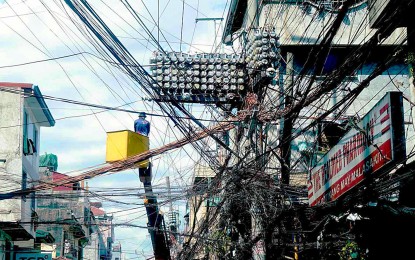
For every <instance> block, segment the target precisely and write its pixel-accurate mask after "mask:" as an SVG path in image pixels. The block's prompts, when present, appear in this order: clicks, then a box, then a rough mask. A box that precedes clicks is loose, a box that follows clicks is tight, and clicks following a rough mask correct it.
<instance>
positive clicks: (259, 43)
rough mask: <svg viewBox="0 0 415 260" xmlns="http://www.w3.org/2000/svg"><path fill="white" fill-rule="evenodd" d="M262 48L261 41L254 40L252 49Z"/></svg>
mask: <svg viewBox="0 0 415 260" xmlns="http://www.w3.org/2000/svg"><path fill="white" fill-rule="evenodd" d="M261 46H262V41H261V40H256V41H255V42H254V44H252V47H253V48H257V47H261Z"/></svg>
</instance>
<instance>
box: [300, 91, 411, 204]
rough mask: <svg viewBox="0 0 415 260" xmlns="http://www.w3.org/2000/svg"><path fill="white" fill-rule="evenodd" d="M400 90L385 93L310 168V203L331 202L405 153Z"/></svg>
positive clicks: (401, 157) (402, 156)
mask: <svg viewBox="0 0 415 260" xmlns="http://www.w3.org/2000/svg"><path fill="white" fill-rule="evenodd" d="M404 136H405V135H404V125H403V105H402V93H401V92H389V93H387V94H386V95H385V96H384V97H383V98H382V99H381V100H380V101H379V102H378V103H377V104H376V105H375V106H374V107H373V108H372V109H371V110H370V111H369V113H367V114H366V115H365V116H364V117H363V119H362V120H361V121H360V122H359V123H357V124H356V125H355V126H354V127H353V128H352V129H351V130H350V131H349V132H347V133H346V135H345V136H344V137H343V138H341V139H340V141H339V143H337V144H336V145H335V146H334V147H333V148H332V149H330V151H329V152H328V153H326V154H325V155H324V157H323V158H322V159H321V160H320V161H319V162H318V163H317V165H316V166H315V167H314V168H313V169H311V174H310V180H309V185H308V201H309V204H310V206H315V205H318V204H323V203H325V202H329V201H334V200H336V199H338V198H339V197H340V196H342V195H343V194H345V193H346V192H348V191H349V190H351V189H352V188H353V187H355V186H356V185H357V184H359V183H361V182H362V181H363V180H364V179H365V178H367V177H368V176H369V175H371V174H375V173H379V172H380V171H381V170H382V169H384V166H386V165H392V164H394V163H396V162H399V161H401V160H403V159H404V158H405V156H406V150H405V137H404Z"/></svg>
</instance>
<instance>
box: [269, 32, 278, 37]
mask: <svg viewBox="0 0 415 260" xmlns="http://www.w3.org/2000/svg"><path fill="white" fill-rule="evenodd" d="M269 36H270V37H272V38H276V37H277V34H276V33H275V31H270V32H269Z"/></svg>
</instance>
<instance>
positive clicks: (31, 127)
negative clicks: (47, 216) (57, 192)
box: [0, 82, 55, 259]
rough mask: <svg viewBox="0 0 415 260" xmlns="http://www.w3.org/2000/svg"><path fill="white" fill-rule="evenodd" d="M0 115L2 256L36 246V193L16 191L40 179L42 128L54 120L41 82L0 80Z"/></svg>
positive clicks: (34, 183) (30, 186)
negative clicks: (40, 85) (18, 193)
mask: <svg viewBox="0 0 415 260" xmlns="http://www.w3.org/2000/svg"><path fill="white" fill-rule="evenodd" d="M0 118H1V120H0V174H1V175H2V176H3V180H2V185H1V187H0V237H1V239H0V244H1V245H0V246H1V247H2V248H4V249H5V250H2V251H0V257H1V258H2V259H13V257H14V255H13V253H14V251H15V250H19V248H32V249H33V248H34V242H35V238H36V225H35V222H36V221H37V219H38V214H37V212H36V197H35V193H34V192H33V193H30V194H27V193H22V194H23V195H21V196H16V194H14V193H13V192H14V191H19V190H25V189H28V188H32V187H34V186H35V185H36V183H37V181H39V149H40V146H39V145H40V130H41V128H42V127H52V126H54V125H55V120H54V119H53V117H52V114H51V113H50V111H49V109H48V107H47V105H46V103H45V101H44V99H43V96H42V93H41V92H40V89H39V88H38V86H35V85H33V84H28V83H10V82H0ZM21 241H25V242H21ZM19 244H20V245H21V246H19Z"/></svg>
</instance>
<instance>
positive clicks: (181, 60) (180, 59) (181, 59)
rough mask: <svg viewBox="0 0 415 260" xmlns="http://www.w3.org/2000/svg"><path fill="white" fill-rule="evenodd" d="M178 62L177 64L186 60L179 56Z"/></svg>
mask: <svg viewBox="0 0 415 260" xmlns="http://www.w3.org/2000/svg"><path fill="white" fill-rule="evenodd" d="M178 60H179V62H184V61H185V60H186V59H185V58H184V57H183V56H179V58H178Z"/></svg>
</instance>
